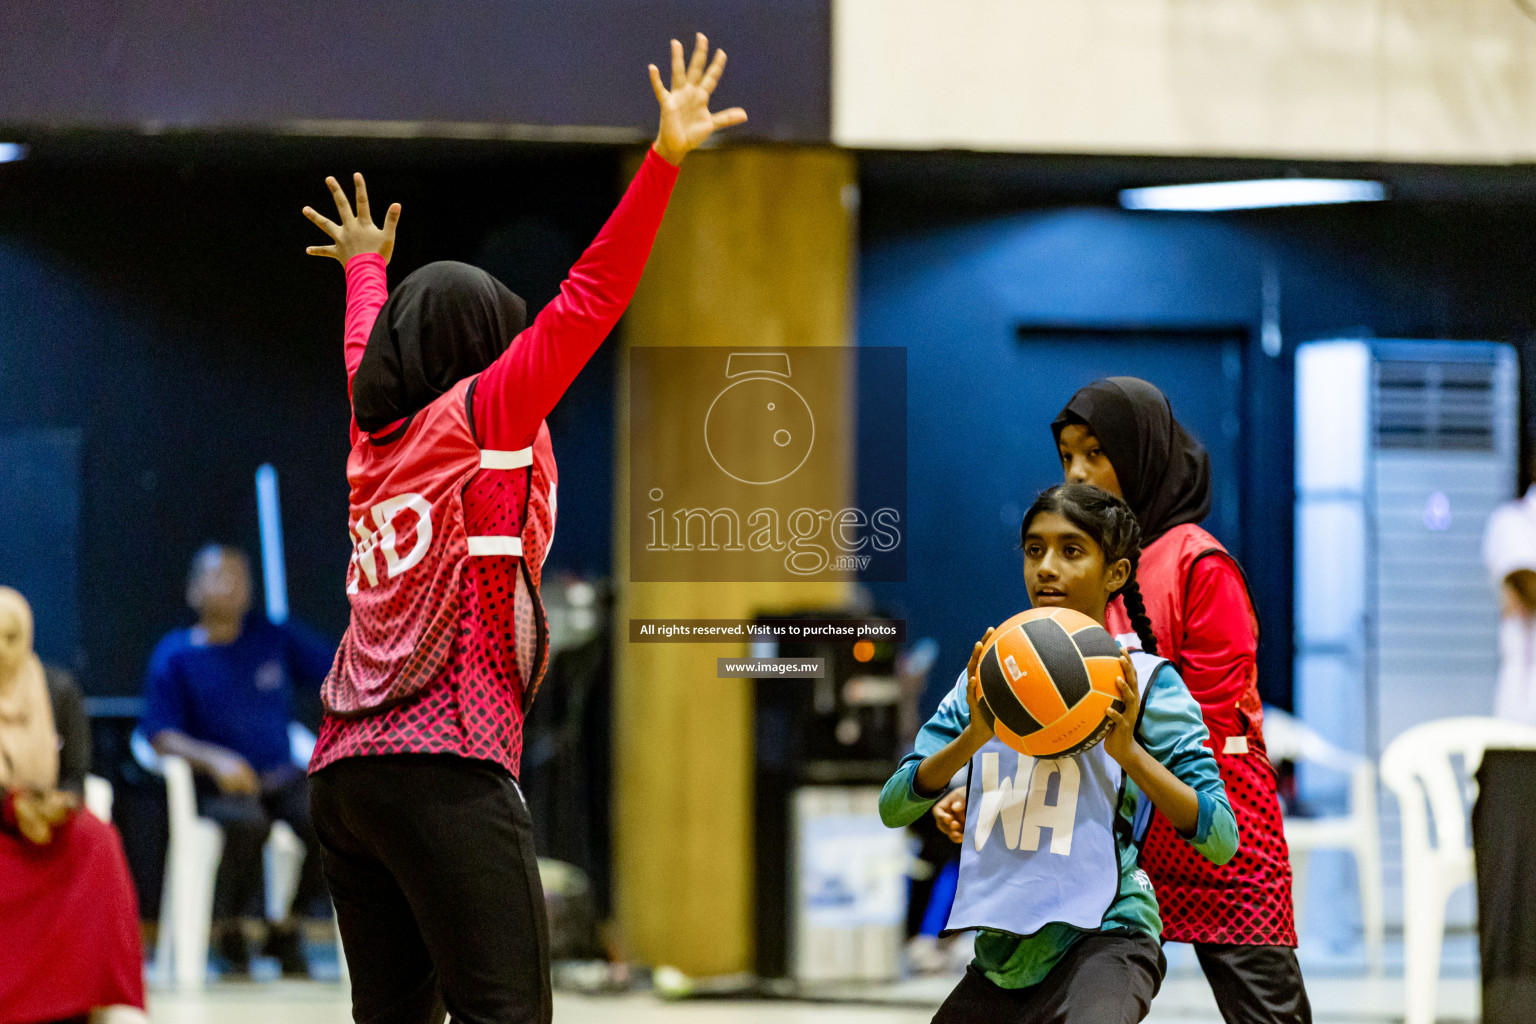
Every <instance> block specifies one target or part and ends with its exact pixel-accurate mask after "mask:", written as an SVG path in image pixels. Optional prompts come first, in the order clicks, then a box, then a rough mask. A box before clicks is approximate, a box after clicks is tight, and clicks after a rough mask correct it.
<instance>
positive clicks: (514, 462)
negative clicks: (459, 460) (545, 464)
mask: <svg viewBox="0 0 1536 1024" xmlns="http://www.w3.org/2000/svg"><path fill="white" fill-rule="evenodd" d="M531 465H533V449H532V448H531V447H529V448H519V449H517V450H516V451H512V452H508V451H496V450H495V449H493V448H482V449H480V468H481V469H522V468H523V467H524V466H531Z"/></svg>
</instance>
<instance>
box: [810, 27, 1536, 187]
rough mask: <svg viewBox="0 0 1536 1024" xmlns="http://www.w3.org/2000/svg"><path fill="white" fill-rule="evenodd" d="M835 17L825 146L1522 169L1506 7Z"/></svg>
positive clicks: (1533, 127)
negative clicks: (1506, 165)
mask: <svg viewBox="0 0 1536 1024" xmlns="http://www.w3.org/2000/svg"><path fill="white" fill-rule="evenodd" d="M832 9H833V28H832V37H833V45H834V51H833V64H832V70H833V79H832V100H833V111H832V139H833V141H834V142H836V143H837V144H839V145H844V146H862V147H873V148H884V147H891V148H905V149H930V148H957V149H981V150H1004V151H1007V150H1016V151H1025V152H1059V153H1060V152H1064V153H1147V154H1150V153H1168V154H1200V155H1213V156H1298V157H1318V158H1329V157H1339V158H1347V159H1363V160H1427V161H1449V162H1461V161H1465V162H1470V163H1481V162H1492V163H1500V162H1524V161H1529V160H1532V159H1533V158H1536V24H1533V22H1532V19H1531V18H1530V17H1528V16H1527V15H1526V14H1525V13H1524V12H1523V11H1522V10H1521V4H1520V3H1519V2H1517V0H834V2H833V5H832ZM940 82H942V83H943V85H942V86H940V85H938V84H937V83H940Z"/></svg>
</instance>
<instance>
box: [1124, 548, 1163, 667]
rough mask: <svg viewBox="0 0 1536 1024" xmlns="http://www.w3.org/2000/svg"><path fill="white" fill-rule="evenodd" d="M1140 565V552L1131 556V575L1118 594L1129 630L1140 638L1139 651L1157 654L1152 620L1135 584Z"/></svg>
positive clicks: (1138, 586) (1139, 588) (1137, 585)
mask: <svg viewBox="0 0 1536 1024" xmlns="http://www.w3.org/2000/svg"><path fill="white" fill-rule="evenodd" d="M1140 564H1141V551H1140V550H1137V552H1136V553H1135V554H1133V555H1132V556H1131V574H1130V576H1128V577H1126V580H1125V586H1123V587H1121V588H1120V594H1121V596H1122V597H1124V598H1125V610H1126V613H1127V614H1129V615H1130V617H1131V628H1132V629H1134V630H1135V631H1136V635H1137V636H1138V637H1140V638H1141V649H1142V650H1144V651H1146V652H1147V653H1148V654H1156V653H1157V634H1156V633H1154V632H1153V631H1152V619H1151V618H1150V617H1148V615H1147V604H1146V602H1145V601H1143V600H1142V598H1141V585H1140V584H1139V583H1137V582H1136V569H1137V567H1138V566H1139V565H1140Z"/></svg>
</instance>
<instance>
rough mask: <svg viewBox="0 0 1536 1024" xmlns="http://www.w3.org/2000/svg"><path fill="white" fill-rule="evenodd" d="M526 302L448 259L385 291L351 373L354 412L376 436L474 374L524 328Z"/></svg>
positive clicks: (478, 272) (359, 422)
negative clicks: (356, 364)
mask: <svg viewBox="0 0 1536 1024" xmlns="http://www.w3.org/2000/svg"><path fill="white" fill-rule="evenodd" d="M527 313H528V310H527V305H526V304H525V303H524V302H523V300H522V299H520V298H518V297H517V296H516V295H515V294H513V292H512V291H511V289H509V288H508V287H507V286H506V285H504V284H502V283H501V282H500V281H498V280H496V278H494V277H492V276H491V275H490V274H488V273H486V272H485V271H483V270H481V269H480V268H479V267H472V266H470V265H469V264H467V263H455V262H452V261H448V260H445V261H443V262H440V263H429V264H427V265H426V266H424V267H422V268H421V269H420V270H418V271H416V272H415V273H413V274H411V275H410V276H409V277H407V278H406V279H405V280H404V281H401V282H400V284H399V286H398V287H396V288H395V290H394V291H393V292H392V293H391V294H390V296H389V298H388V299H387V300H386V301H385V303H384V306H383V308H382V309H380V310H379V317H378V319H377V320H375V321H374V324H373V331H372V332H371V333H370V334H369V335H368V347H367V348H366V349H365V350H364V352H363V360H362V362H361V363H360V364H359V365H358V368H357V373H356V375H354V377H353V378H352V415H353V418H354V419H356V421H357V426H358V428H359V429H360V430H363V431H365V432H368V433H373V432H375V431H378V430H382V429H383V428H385V427H387V426H389V425H390V424H391V423H395V422H397V421H399V420H403V419H405V418H406V417H407V416H410V415H412V414H413V413H417V412H420V411H421V410H422V409H424V408H426V407H427V406H428V405H429V404H431V402H432V400H433V399H435V398H437V397H438V396H439V395H442V394H444V393H445V392H447V391H448V390H449V389H451V388H452V387H453V386H454V385H455V384H457V383H458V382H459V381H461V380H463V379H464V378H465V377H469V376H472V375H473V374H476V373H479V372H480V371H481V370H484V369H485V368H486V367H488V366H490V365H491V364H492V363H493V362H495V361H496V357H497V356H499V355H501V354H502V353H503V352H505V351H506V350H507V346H509V345H511V344H512V339H513V338H516V337H517V336H518V334H519V333H521V332H522V330H523V326H524V324H525V322H526V319H527Z"/></svg>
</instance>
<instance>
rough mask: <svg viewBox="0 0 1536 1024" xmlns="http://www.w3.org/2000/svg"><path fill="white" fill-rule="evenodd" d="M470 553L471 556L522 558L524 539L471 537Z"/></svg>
mask: <svg viewBox="0 0 1536 1024" xmlns="http://www.w3.org/2000/svg"><path fill="white" fill-rule="evenodd" d="M469 553H470V554H471V555H511V556H512V557H514V558H522V557H523V538H521V537H470V538H469Z"/></svg>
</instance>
